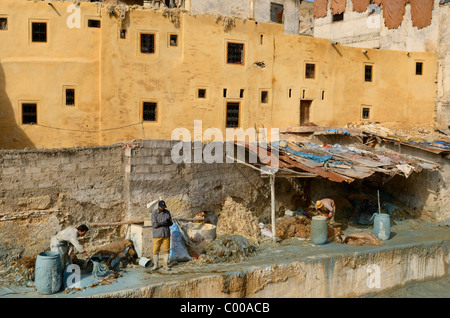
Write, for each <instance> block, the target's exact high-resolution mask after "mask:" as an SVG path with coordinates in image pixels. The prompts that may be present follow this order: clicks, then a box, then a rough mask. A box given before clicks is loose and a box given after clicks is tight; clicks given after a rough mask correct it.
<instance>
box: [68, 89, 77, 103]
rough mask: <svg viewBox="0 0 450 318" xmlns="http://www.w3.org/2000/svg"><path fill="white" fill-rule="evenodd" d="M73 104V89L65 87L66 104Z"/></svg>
mask: <svg viewBox="0 0 450 318" xmlns="http://www.w3.org/2000/svg"><path fill="white" fill-rule="evenodd" d="M74 105H75V89H73V88H67V89H66V106H74Z"/></svg>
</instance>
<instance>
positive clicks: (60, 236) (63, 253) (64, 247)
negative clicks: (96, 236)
mask: <svg viewBox="0 0 450 318" xmlns="http://www.w3.org/2000/svg"><path fill="white" fill-rule="evenodd" d="M88 230H89V229H88V227H87V226H86V225H85V224H82V225H80V226H78V227H77V228H74V227H69V228H66V229H64V230H62V231H60V232H58V233H57V234H56V235H53V236H52V238H51V241H50V250H51V251H53V252H58V253H59V255H60V257H61V263H62V266H63V269H64V268H65V265H66V260H67V255H68V253H69V243H70V244H72V245H73V246H74V247H75V249H76V250H77V251H78V252H79V253H82V254H83V255H84V256H85V257H86V259H88V258H89V256H88V254H87V253H86V251H85V250H84V248H83V246H82V245H81V244H80V242H79V241H78V238H79V237H82V236H84V235H85V234H86V233H87V231H88Z"/></svg>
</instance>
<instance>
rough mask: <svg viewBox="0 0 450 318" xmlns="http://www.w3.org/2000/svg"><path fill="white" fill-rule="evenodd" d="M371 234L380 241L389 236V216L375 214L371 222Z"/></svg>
mask: <svg viewBox="0 0 450 318" xmlns="http://www.w3.org/2000/svg"><path fill="white" fill-rule="evenodd" d="M373 234H374V235H375V236H376V237H378V238H379V239H380V240H382V241H386V240H388V239H389V237H390V236H391V219H390V217H389V214H384V213H376V214H375V219H374V220H373Z"/></svg>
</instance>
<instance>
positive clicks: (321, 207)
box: [315, 198, 336, 226]
mask: <svg viewBox="0 0 450 318" xmlns="http://www.w3.org/2000/svg"><path fill="white" fill-rule="evenodd" d="M315 207H316V210H317V213H319V214H320V215H322V216H325V217H326V218H327V219H328V221H329V223H330V225H331V226H333V225H334V215H335V214H336V205H335V204H334V200H333V199H330V198H324V199H321V200H318V201H317V202H316V204H315Z"/></svg>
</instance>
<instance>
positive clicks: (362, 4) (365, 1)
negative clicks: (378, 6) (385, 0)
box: [352, 0, 370, 13]
mask: <svg viewBox="0 0 450 318" xmlns="http://www.w3.org/2000/svg"><path fill="white" fill-rule="evenodd" d="M352 2H353V11H355V12H359V13H362V12H365V11H366V10H367V8H368V7H369V4H370V0H352Z"/></svg>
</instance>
